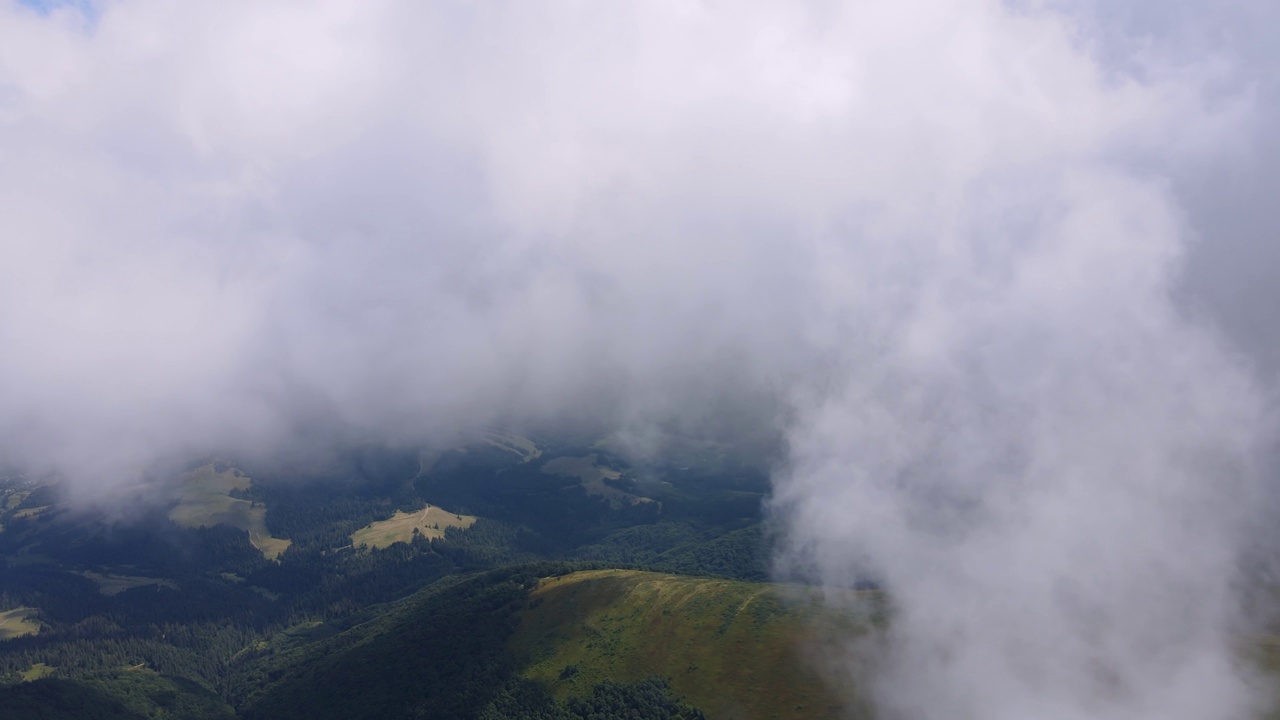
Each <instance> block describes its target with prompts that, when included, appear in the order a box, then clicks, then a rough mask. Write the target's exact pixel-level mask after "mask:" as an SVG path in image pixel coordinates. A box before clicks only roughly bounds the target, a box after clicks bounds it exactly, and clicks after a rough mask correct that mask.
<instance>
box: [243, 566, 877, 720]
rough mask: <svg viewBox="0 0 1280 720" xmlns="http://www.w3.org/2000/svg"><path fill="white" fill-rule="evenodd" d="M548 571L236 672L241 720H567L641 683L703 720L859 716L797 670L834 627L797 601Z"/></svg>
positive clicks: (450, 594)
mask: <svg viewBox="0 0 1280 720" xmlns="http://www.w3.org/2000/svg"><path fill="white" fill-rule="evenodd" d="M554 570H555V569H554V568H547V567H541V568H525V569H512V570H502V571H495V572H490V573H486V574H484V575H481V576H479V577H473V578H470V579H467V580H463V581H460V582H459V581H451V582H450V583H449V584H447V585H444V586H440V587H432V588H428V589H427V590H425V591H423V592H421V593H419V594H417V595H415V596H414V597H412V598H409V599H408V600H406V601H404V602H402V603H400V604H398V605H397V606H396V607H395V608H393V609H392V610H390V611H388V612H387V613H386V614H384V615H383V616H381V617H379V618H377V619H374V620H372V621H370V622H367V623H365V624H363V625H360V626H357V627H355V628H353V629H351V630H349V631H347V632H345V633H342V634H340V635H337V636H335V637H331V638H326V639H324V640H321V641H318V642H315V643H312V644H310V645H306V646H303V647H301V648H293V649H290V650H288V651H283V652H279V653H275V652H272V653H267V654H264V655H263V656H262V657H260V658H257V659H255V660H254V661H253V662H251V663H250V665H249V666H248V668H247V669H246V671H245V676H244V680H243V682H244V686H245V687H246V688H251V689H250V690H249V693H250V694H249V695H248V696H247V697H246V698H244V701H243V706H244V709H243V716H244V717H247V718H294V717H297V718H302V717H306V718H329V717H334V718H336V717H343V718H362V717H367V718H375V717H377V718H395V717H431V718H467V717H478V716H484V717H495V716H503V715H506V716H520V714H521V713H527V714H526V715H525V716H528V717H533V716H536V717H566V716H564V715H557V714H555V713H558V712H568V711H569V710H568V709H571V708H572V707H573V705H572V703H574V702H582V701H583V700H584V699H590V698H592V697H593V696H595V695H598V694H599V693H600V692H601V688H602V687H605V686H610V683H613V684H621V685H622V686H625V687H629V688H647V686H645V685H644V683H645V682H646V681H647V680H648V679H650V678H661V679H666V680H668V681H669V695H670V697H671V699H672V700H673V701H678V702H680V703H685V704H687V705H688V706H690V707H691V708H696V709H697V710H700V711H702V713H705V716H706V717H707V718H711V719H712V720H715V719H716V718H725V719H726V720H728V719H730V718H743V719H752V718H760V719H762V720H763V719H766V718H797V719H800V720H803V719H805V718H846V717H858V716H860V715H861V712H860V705H859V704H858V701H857V698H856V697H855V696H854V694H853V693H852V692H851V691H850V689H849V688H844V689H843V690H841V689H837V688H836V687H833V686H832V685H831V684H830V683H828V682H826V681H824V679H823V678H822V677H820V676H819V675H818V674H817V673H816V672H815V671H814V670H813V669H812V666H811V665H810V663H808V662H806V661H805V659H804V653H805V652H806V650H807V649H809V648H810V647H812V643H813V642H815V641H816V637H817V636H819V635H821V634H823V633H824V632H829V631H831V630H832V629H833V628H832V627H831V625H830V623H833V622H838V620H837V619H835V618H830V617H827V616H825V615H824V613H823V612H822V611H820V609H819V604H818V603H817V602H816V599H815V598H814V597H812V595H810V594H809V593H806V592H805V591H802V590H799V589H796V588H787V587H785V586H776V585H768V584H762V583H748V582H739V581H730V580H719V579H709V578H692V577H684V576H676V575H666V574H661V573H649V572H639V571H632V570H587V571H579V572H573V573H568V574H556V572H554ZM560 572H561V573H563V571H560ZM544 576H546V577H544ZM788 595H790V596H791V597H787V596H788ZM849 629H850V628H849V627H848V626H847V625H845V626H844V627H843V628H842V630H841V631H842V632H847V631H848V630H849ZM650 689H651V688H650ZM633 694H635V693H633ZM503 703H506V704H505V705H504V704H503ZM495 707H500V708H502V712H500V713H495V712H494V708H495ZM522 708H523V709H524V710H521V709H522ZM532 708H541V709H539V710H538V711H537V712H536V713H535V712H533V710H532ZM547 708H552V710H548V709H547ZM557 708H558V709H557ZM567 717H574V716H572V715H569V716H567ZM645 717H648V716H645ZM655 717H658V715H655ZM662 717H667V716H662ZM670 717H675V715H671V716H670ZM681 717H683V716H681Z"/></svg>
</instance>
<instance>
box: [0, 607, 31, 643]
mask: <svg viewBox="0 0 1280 720" xmlns="http://www.w3.org/2000/svg"><path fill="white" fill-rule="evenodd" d="M35 614H36V609H35V608H29V607H20V608H14V609H12V610H5V611H3V612H0V640H10V639H12V638H16V637H22V636H23V635H35V634H37V633H39V632H40V622H39V621H38V620H36V619H35Z"/></svg>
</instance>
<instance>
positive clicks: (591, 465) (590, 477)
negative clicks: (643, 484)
mask: <svg viewBox="0 0 1280 720" xmlns="http://www.w3.org/2000/svg"><path fill="white" fill-rule="evenodd" d="M542 472H544V473H549V474H552V475H563V476H565V477H576V478H578V479H579V480H581V481H582V487H583V488H585V489H586V491H587V494H588V495H599V496H600V497H602V498H604V499H606V500H608V501H609V502H610V504H613V505H622V504H624V503H627V504H631V505H636V504H638V503H645V502H653V500H652V499H650V498H647V497H640V496H639V495H632V494H631V493H629V492H627V491H626V490H622V489H620V488H616V487H613V486H612V485H609V484H607V483H606V482H605V480H617V479H618V478H620V477H622V473H621V472H618V471H617V470H614V469H612V468H607V467H602V466H600V465H597V464H596V455H595V454H594V453H592V454H591V455H587V456H585V457H558V458H555V459H554V460H548V461H547V462H546V464H545V465H543V466H542Z"/></svg>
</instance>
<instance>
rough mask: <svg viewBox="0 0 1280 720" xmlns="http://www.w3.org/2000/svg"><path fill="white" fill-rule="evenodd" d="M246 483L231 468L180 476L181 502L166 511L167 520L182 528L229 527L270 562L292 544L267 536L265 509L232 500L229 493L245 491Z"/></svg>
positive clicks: (204, 469)
mask: <svg viewBox="0 0 1280 720" xmlns="http://www.w3.org/2000/svg"><path fill="white" fill-rule="evenodd" d="M250 482H251V481H250V479H249V478H248V477H246V476H244V475H243V474H241V472H240V471H239V470H236V469H234V468H231V469H227V470H223V471H222V472H218V471H217V470H216V469H215V468H214V466H213V464H212V463H211V464H209V465H204V466H202V467H199V468H196V469H195V470H192V471H191V472H189V473H187V474H186V475H185V476H183V487H184V491H183V494H182V499H181V500H179V502H178V504H177V505H176V506H175V507H174V508H173V509H172V510H170V511H169V519H170V520H172V521H174V522H175V523H177V524H179V525H182V526H183V527H212V526H214V525H230V526H231V527H234V528H239V529H241V530H244V531H245V532H247V533H249V542H251V543H253V546H254V547H255V548H257V549H258V551H259V552H261V553H262V555H263V557H266V558H267V559H269V560H274V559H276V558H278V557H280V553H282V552H284V551H285V549H286V548H288V547H289V545H290V544H291V543H292V541H291V540H286V539H283V538H276V537H271V533H269V532H267V525H266V517H267V508H266V507H264V506H262V505H258V504H255V503H251V502H249V501H248V500H241V499H239V498H233V497H231V496H230V495H229V494H228V493H230V492H231V491H232V490H237V489H238V490H245V489H247V488H248V487H249V485H250Z"/></svg>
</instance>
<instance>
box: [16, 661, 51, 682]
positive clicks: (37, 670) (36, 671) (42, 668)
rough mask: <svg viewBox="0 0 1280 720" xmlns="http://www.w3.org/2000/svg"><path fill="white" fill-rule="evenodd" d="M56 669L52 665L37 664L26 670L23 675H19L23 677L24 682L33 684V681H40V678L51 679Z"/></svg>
mask: <svg viewBox="0 0 1280 720" xmlns="http://www.w3.org/2000/svg"><path fill="white" fill-rule="evenodd" d="M55 669H56V668H54V667H53V666H52V665H45V664H44V663H36V664H35V665H32V666H31V667H29V668H27V669H26V670H23V671H22V672H21V673H19V675H21V676H22V682H31V681H32V680H39V679H40V678H47V677H49V676H50V675H52V674H53V671H54V670H55Z"/></svg>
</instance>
